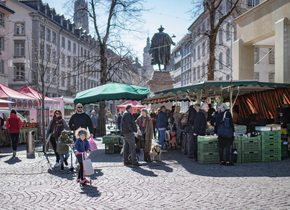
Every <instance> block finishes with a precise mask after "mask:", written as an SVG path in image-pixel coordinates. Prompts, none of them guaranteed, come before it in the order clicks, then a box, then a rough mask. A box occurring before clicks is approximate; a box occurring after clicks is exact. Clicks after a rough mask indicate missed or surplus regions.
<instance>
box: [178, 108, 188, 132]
mask: <svg viewBox="0 0 290 210" xmlns="http://www.w3.org/2000/svg"><path fill="white" fill-rule="evenodd" d="M186 113H187V112H186ZM186 113H183V114H182V115H181V116H180V118H179V120H178V127H179V129H181V130H183V129H184V128H185V127H186V124H187V122H186V124H183V123H182V119H183V118H186V117H185V115H186ZM186 119H187V120H188V115H187V118H186Z"/></svg>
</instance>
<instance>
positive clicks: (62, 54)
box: [61, 53, 65, 66]
mask: <svg viewBox="0 0 290 210" xmlns="http://www.w3.org/2000/svg"><path fill="white" fill-rule="evenodd" d="M61 65H62V66H64V65H65V54H64V53H61Z"/></svg>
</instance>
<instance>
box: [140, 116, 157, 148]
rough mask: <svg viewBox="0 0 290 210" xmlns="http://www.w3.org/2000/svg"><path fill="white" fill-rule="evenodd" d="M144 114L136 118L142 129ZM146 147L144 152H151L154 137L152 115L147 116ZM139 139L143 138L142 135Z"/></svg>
mask: <svg viewBox="0 0 290 210" xmlns="http://www.w3.org/2000/svg"><path fill="white" fill-rule="evenodd" d="M141 118H142V115H141V116H139V117H138V118H137V120H136V124H137V125H138V126H139V128H140V129H141V127H142V120H141ZM145 127H146V128H145V148H143V149H144V152H149V151H150V150H151V144H152V139H153V122H152V119H151V117H149V116H148V117H147V119H146V121H145ZM138 138H139V139H141V136H138Z"/></svg>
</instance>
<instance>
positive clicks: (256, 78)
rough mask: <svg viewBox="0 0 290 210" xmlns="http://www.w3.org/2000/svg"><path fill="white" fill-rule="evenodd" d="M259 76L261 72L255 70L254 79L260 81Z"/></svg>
mask: <svg viewBox="0 0 290 210" xmlns="http://www.w3.org/2000/svg"><path fill="white" fill-rule="evenodd" d="M259 76H260V73H259V72H254V80H258V81H259V79H260V78H259Z"/></svg>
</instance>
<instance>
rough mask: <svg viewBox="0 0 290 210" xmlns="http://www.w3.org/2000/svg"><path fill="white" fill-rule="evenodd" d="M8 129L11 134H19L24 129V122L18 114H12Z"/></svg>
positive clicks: (7, 125) (8, 121)
mask: <svg viewBox="0 0 290 210" xmlns="http://www.w3.org/2000/svg"><path fill="white" fill-rule="evenodd" d="M6 128H7V129H8V130H9V133H19V132H20V128H22V122H21V120H20V118H19V117H17V115H16V114H14V113H12V114H11V115H10V117H9V118H8V119H7V122H6Z"/></svg>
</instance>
